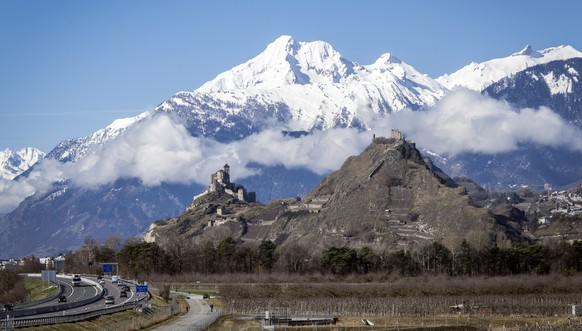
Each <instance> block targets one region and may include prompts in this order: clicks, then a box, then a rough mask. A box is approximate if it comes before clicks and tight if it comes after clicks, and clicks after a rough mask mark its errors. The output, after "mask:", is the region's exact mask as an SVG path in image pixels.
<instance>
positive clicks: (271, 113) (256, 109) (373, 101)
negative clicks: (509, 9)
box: [0, 36, 582, 257]
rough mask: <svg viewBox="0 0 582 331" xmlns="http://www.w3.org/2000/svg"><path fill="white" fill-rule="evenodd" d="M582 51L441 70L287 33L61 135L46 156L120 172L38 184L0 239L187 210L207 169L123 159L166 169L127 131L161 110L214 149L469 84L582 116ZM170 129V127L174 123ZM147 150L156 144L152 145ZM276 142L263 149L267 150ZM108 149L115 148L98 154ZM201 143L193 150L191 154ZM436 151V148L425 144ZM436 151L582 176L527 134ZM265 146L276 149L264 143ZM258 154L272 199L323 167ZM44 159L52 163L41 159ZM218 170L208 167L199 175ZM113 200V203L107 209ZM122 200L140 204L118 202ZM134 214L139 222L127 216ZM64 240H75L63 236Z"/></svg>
mask: <svg viewBox="0 0 582 331" xmlns="http://www.w3.org/2000/svg"><path fill="white" fill-rule="evenodd" d="M580 61H582V53H580V52H578V51H577V50H575V49H574V48H572V47H571V46H560V47H554V48H549V49H546V50H542V51H533V50H532V49H531V47H529V46H528V47H526V48H525V49H524V50H523V51H521V52H518V53H515V54H513V55H511V56H509V57H506V58H501V59H494V60H491V61H487V62H483V63H479V64H477V63H472V64H469V65H467V66H465V67H463V68H462V69H460V70H459V71H457V72H455V73H452V74H450V75H444V76H442V77H439V78H437V79H432V78H430V77H428V76H427V75H424V74H422V73H420V72H418V71H417V70H416V69H414V67H412V66H410V65H408V64H406V63H405V62H403V61H401V60H399V59H398V58H396V57H395V56H394V55H392V54H383V55H381V56H380V57H379V58H378V60H376V61H375V62H374V63H373V64H370V65H361V64H358V63H356V62H352V61H349V60H347V59H345V58H343V57H342V56H341V54H340V53H339V52H337V51H336V50H335V49H334V48H333V47H332V46H331V45H329V44H327V43H325V42H321V41H316V42H309V43H305V42H299V41H296V40H294V39H293V38H292V37H289V36H282V37H280V38H278V39H277V40H275V41H274V42H273V43H271V44H270V45H268V46H267V48H266V49H265V51H264V52H262V53H261V54H259V55H258V56H256V57H255V58H253V59H251V60H249V61H247V62H245V63H243V64H241V65H239V66H236V67H234V68H232V69H231V70H228V71H226V72H224V73H221V74H219V75H218V76H217V77H216V78H215V79H213V80H211V81H209V82H207V83H205V84H203V85H202V86H201V87H200V88H199V89H197V90H195V91H193V92H178V93H176V94H175V95H174V96H173V97H171V98H170V99H168V100H166V101H164V102H162V103H161V104H160V105H159V106H158V107H157V108H156V109H155V110H153V111H150V112H146V113H143V114H141V115H139V116H137V117H135V118H129V119H120V120H116V121H115V122H113V123H112V124H111V125H110V126H108V127H107V128H105V129H102V130H99V131H97V132H95V133H94V134H92V135H90V136H87V137H80V138H76V139H72V140H67V141H63V142H61V143H60V144H59V145H58V146H56V147H55V148H54V149H53V150H52V151H50V152H49V153H48V155H47V159H54V160H57V161H60V162H63V163H64V164H65V165H66V167H67V169H69V171H73V172H74V173H75V174H76V175H77V176H82V175H83V174H86V175H85V176H86V177H91V176H92V177H96V178H97V177H99V176H95V175H94V174H93V173H91V172H89V171H86V168H91V167H94V166H95V165H98V166H102V167H103V168H107V171H110V172H114V171H117V172H119V173H121V175H120V176H121V177H119V178H113V179H111V180H108V181H104V182H102V183H99V182H98V180H97V179H94V180H93V181H92V183H94V184H93V187H92V188H91V189H89V188H87V187H85V186H86V185H85V186H83V188H81V187H79V186H78V185H75V179H72V180H69V179H68V178H60V180H59V181H57V183H56V184H55V186H54V187H53V188H52V189H50V190H45V191H38V192H37V193H35V194H34V195H33V196H30V197H29V198H27V199H26V200H25V201H24V202H23V203H22V204H21V205H20V206H19V207H18V208H17V209H15V210H14V211H12V212H11V213H9V214H7V215H6V216H4V217H3V218H1V219H0V244H10V245H13V246H12V247H13V248H12V251H11V253H10V254H11V255H14V256H22V255H26V254H31V253H35V254H37V255H39V254H40V255H42V254H53V253H56V252H60V251H62V250H66V249H71V248H73V247H75V245H79V244H80V243H81V241H82V240H83V238H85V237H93V238H105V237H107V236H108V235H112V234H118V235H121V236H124V237H128V236H135V235H141V234H143V233H144V232H145V231H146V230H147V228H148V227H149V225H150V224H151V223H152V222H153V221H155V220H156V219H159V218H165V217H171V216H174V215H176V214H177V212H178V211H179V210H183V209H184V208H185V207H186V206H187V205H188V204H189V203H190V201H191V199H192V196H194V195H196V194H198V193H200V192H201V191H202V189H203V186H202V184H200V183H201V182H202V181H198V184H196V183H193V182H194V179H193V177H192V178H187V179H184V183H182V184H177V185H174V184H168V185H165V186H164V185H161V186H160V185H159V181H155V180H154V181H153V182H151V183H150V182H148V180H146V179H143V177H141V178H137V179H136V178H131V174H129V173H124V172H123V171H122V170H123V168H124V167H127V165H128V164H129V165H134V164H135V163H136V162H138V161H137V160H142V161H143V162H151V163H152V164H151V166H149V167H148V168H147V170H144V171H145V173H146V175H147V174H150V173H151V172H155V171H156V163H162V162H163V161H164V159H163V156H160V155H163V154H162V153H158V154H157V155H158V157H154V156H151V157H140V155H141V154H140V155H133V156H132V157H134V158H135V161H132V160H131V159H130V160H129V161H128V160H127V159H128V158H129V156H128V155H131V154H132V153H133V152H132V146H133V144H132V142H134V141H127V140H124V139H127V136H128V134H127V132H133V131H135V130H136V128H137V127H139V126H140V125H141V126H144V125H147V123H152V122H154V120H155V119H156V118H158V117H159V116H160V115H162V114H165V115H170V116H171V117H172V118H175V119H177V120H178V121H179V122H180V123H181V125H183V128H184V129H185V131H186V132H187V134H189V135H190V136H193V137H199V138H205V139H209V140H201V141H200V142H197V143H198V144H199V145H197V146H198V148H203V147H204V148H208V149H211V148H221V147H223V146H230V145H227V144H230V143H233V142H238V141H242V140H243V139H246V138H249V137H251V136H252V135H253V134H258V133H261V132H264V131H265V130H276V131H279V132H284V135H285V136H286V137H298V138H296V139H303V138H304V137H308V136H310V135H314V134H317V132H321V131H328V130H334V129H342V128H344V129H345V128H352V129H354V130H355V131H359V132H367V131H368V132H369V131H370V130H380V129H381V128H382V127H378V123H379V122H383V121H384V120H385V119H387V118H389V117H390V116H391V114H395V113H406V112H409V111H410V110H412V111H416V112H422V111H429V112H430V109H431V107H433V106H435V105H438V103H439V101H440V100H442V99H443V98H445V97H446V96H447V95H449V94H450V92H451V91H456V90H458V89H459V88H467V89H471V90H475V91H477V92H482V93H484V94H486V95H489V96H491V97H494V98H498V99H502V100H507V102H509V103H512V104H514V105H515V106H516V107H540V106H547V107H550V108H552V110H553V111H554V112H556V113H557V114H559V115H560V116H562V117H563V118H564V119H566V120H567V121H569V122H570V123H572V125H574V126H577V127H580V122H579V119H578V118H579V116H580V111H579V110H580V107H579V102H580V99H581V95H582V91H580V84H579V83H578V81H579V77H578V73H579V72H581V71H582V63H581V62H580ZM384 129H385V128H384ZM132 130H133V131H132ZM405 133H406V132H405ZM540 134H543V133H542V132H540ZM370 135H371V134H370ZM142 137H144V136H142ZM160 137H161V138H159V139H163V137H164V135H161V136H160ZM411 138H414V137H411ZM212 141H214V142H212ZM116 144H117V145H123V146H122V147H123V148H124V149H122V150H121V152H119V153H118V154H115V155H116V156H117V157H118V159H119V160H122V161H124V162H125V163H124V162H120V163H119V164H117V163H114V162H112V161H111V160H112V159H111V155H113V154H114V153H111V152H110V148H112V146H116ZM205 144H206V145H210V146H206V145H205ZM180 146H182V145H180ZM312 146H313V144H311V145H307V146H303V148H311V147H312ZM182 147H184V146H182ZM363 147H364V146H361V147H360V148H363ZM419 147H422V146H419ZM184 148H185V147H184ZM145 150H146V151H152V149H151V148H150V149H149V150H148V149H147V146H146V148H145ZM116 151H119V149H117V150H116ZM160 152H162V151H160ZM270 152H277V151H275V150H271V151H270ZM270 152H269V150H268V149H265V153H270ZM99 153H102V154H105V155H107V156H108V157H109V159H104V158H101V159H100V158H99V155H100V154H99ZM196 153H197V151H196V150H193V151H192V153H191V154H196ZM224 153H226V154H216V155H210V156H209V157H206V158H204V161H203V162H202V161H201V163H199V164H193V165H192V166H191V169H192V170H191V172H190V173H199V172H201V171H203V170H204V171H207V169H209V166H206V165H200V164H202V163H204V162H211V161H212V160H215V159H216V160H215V161H216V162H217V163H218V162H222V163H224V162H225V161H227V162H228V161H229V160H228V159H224V158H234V159H241V155H237V151H236V150H231V149H230V150H229V149H227V152H224ZM427 153H429V154H430V153H431V152H430V151H428V150H427ZM178 154H179V153H178ZM298 154H300V153H298ZM153 155H156V154H155V153H153ZM430 155H432V156H433V157H434V161H435V163H436V164H437V165H439V167H441V168H442V169H443V170H444V171H445V172H447V173H448V174H450V175H463V176H467V177H471V178H474V179H476V180H477V182H478V183H480V184H482V185H486V186H488V187H491V188H499V189H510V188H512V187H517V186H520V185H531V186H532V187H533V186H535V185H540V184H544V183H550V184H551V185H552V186H553V187H558V186H561V185H566V184H568V183H571V182H574V181H576V180H579V179H582V169H580V168H579V167H577V166H576V164H580V158H581V154H580V152H579V151H571V150H569V149H566V148H565V147H563V146H554V147H543V148H540V147H539V146H537V145H535V144H531V145H527V144H526V145H522V146H519V149H518V150H517V151H513V152H510V153H498V154H493V155H487V154H483V153H479V152H476V153H469V152H466V153H461V154H457V155H437V154H434V153H432V154H430ZM101 156H103V155H101ZM148 156H149V154H148ZM188 157H191V156H189V155H182V156H180V157H178V158H177V159H176V160H174V161H172V162H179V160H181V159H187V158H188ZM124 158H125V159H124ZM264 158H265V159H268V158H269V156H268V155H267V154H265V155H264ZM104 160H106V161H104ZM254 161H255V162H254V163H253V164H251V165H248V168H253V169H254V174H246V176H244V177H245V178H240V180H237V182H240V183H241V184H243V185H244V186H245V187H247V188H249V189H251V190H252V191H256V192H257V194H258V196H257V197H258V199H259V200H260V201H263V202H267V201H270V200H272V199H275V198H285V197H292V196H296V195H297V196H305V195H306V194H307V193H308V192H309V191H310V190H311V188H312V187H313V186H314V185H316V184H317V182H319V180H321V178H322V176H323V175H322V172H324V171H322V170H321V169H320V170H318V171H315V170H310V169H308V168H307V167H305V166H293V167H291V166H286V165H285V164H282V163H276V162H271V163H269V164H264V163H261V162H260V161H261V160H254ZM273 164H274V165H273ZM75 165H77V168H76V169H75V167H76V166H75ZM120 168H122V169H120ZM71 169H74V170H71ZM38 171H39V172H38V173H40V174H42V167H38ZM63 174H64V175H66V172H63ZM142 174H143V173H142ZM209 175H210V173H207V174H202V173H201V174H200V177H202V178H204V177H205V176H206V177H207V176H209ZM161 178H163V176H162V177H161ZM196 178H198V177H196ZM85 180H88V179H87V178H85ZM161 181H162V182H163V180H161ZM173 182H176V180H175V179H174V180H173ZM189 189H191V191H190V192H188V190H189ZM125 190H128V191H131V192H132V194H129V195H126V196H125V197H131V201H130V200H127V199H125V198H124V199H104V200H103V199H102V200H99V199H98V197H106V196H111V195H112V194H113V192H119V191H125ZM61 191H63V192H64V191H68V192H75V194H70V195H66V194H59V195H58V197H59V198H58V199H55V196H56V195H55V194H56V193H57V192H61ZM140 192H141V193H140ZM168 201H172V202H171V203H169V202H168ZM103 210H108V211H112V212H108V213H103ZM119 210H126V211H128V210H131V212H129V211H128V212H119V213H118V212H113V211H119ZM136 210H139V211H140V212H135V211H136ZM25 218H26V219H25ZM128 219H129V220H130V221H128ZM126 222H130V223H132V226H125V225H123V226H122V224H125V223H126ZM72 223H74V224H75V226H71V225H70V224H72ZM40 224H43V226H42V227H41V226H39V225H40ZM96 224H100V226H97V225H96ZM107 224H114V225H115V226H107ZM64 229H68V230H67V231H64ZM31 231H35V232H36V233H37V235H35V236H36V237H35V238H37V240H38V244H36V245H31V244H30V243H27V244H26V245H24V244H19V243H17V242H15V241H14V239H13V238H16V237H19V236H20V237H21V238H22V237H26V236H27V235H29V234H30V233H31ZM63 241H67V244H66V245H64V244H62V245H61V243H63ZM0 257H2V256H0Z"/></svg>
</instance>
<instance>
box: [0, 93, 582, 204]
mask: <svg viewBox="0 0 582 331" xmlns="http://www.w3.org/2000/svg"><path fill="white" fill-rule="evenodd" d="M392 128H397V129H399V130H401V131H403V132H404V133H405V134H406V136H407V137H408V138H410V139H413V140H414V141H415V142H416V143H417V145H418V146H419V147H423V148H426V149H428V150H431V151H434V152H437V153H441V154H449V155H451V154H458V153H462V152H472V153H487V154H494V153H504V152H510V151H513V150H516V149H518V148H519V147H520V145H523V144H531V143H534V144H538V145H540V146H552V147H566V148H569V149H571V150H573V151H576V152H582V134H581V132H580V130H579V129H578V128H576V127H574V126H573V125H570V124H569V123H567V122H566V121H564V120H563V119H562V118H561V117H560V116H559V115H557V114H556V113H554V112H553V111H551V110H550V109H548V108H544V107H542V108H540V109H513V108H512V107H511V106H510V105H509V104H507V103H505V102H503V101H497V100H494V99H491V98H489V97H486V96H483V95H481V94H479V93H476V92H473V91H469V90H457V91H454V92H452V93H450V94H449V95H448V96H446V97H445V98H443V99H442V100H441V102H439V103H438V104H437V105H436V106H435V107H433V108H432V109H429V110H427V111H422V112H412V111H402V112H398V113H394V114H392V115H391V116H389V117H386V118H378V119H376V120H375V121H374V124H373V125H372V127H371V130H370V131H367V132H361V131H358V130H355V129H331V130H326V131H318V132H315V133H313V134H311V135H307V136H303V137H300V138H292V137H289V136H285V135H283V134H282V133H281V131H283V129H284V128H282V127H281V128H276V127H275V128H273V129H269V130H265V131H263V132H261V133H258V134H255V135H252V136H249V137H247V138H246V139H244V140H241V141H236V142H232V143H228V144H222V143H219V142H217V141H215V140H214V139H211V138H204V137H192V136H190V134H189V133H188V131H187V129H186V128H185V127H184V126H183V125H182V124H181V123H180V122H179V121H178V120H176V119H174V118H172V117H169V116H165V115H160V116H155V117H153V118H152V119H150V120H147V121H142V122H140V123H138V124H136V125H134V126H133V127H131V128H129V129H128V130H127V131H126V132H125V133H124V134H123V135H121V136H119V137H117V138H116V139H113V140H111V141H109V142H108V143H107V144H105V145H104V146H103V147H102V148H101V149H96V150H94V151H93V152H92V153H91V154H90V155H89V156H87V157H85V158H84V159H82V160H80V161H78V162H77V163H65V164H62V163H59V162H57V161H54V160H43V161H42V163H41V164H40V166H38V167H37V168H36V169H35V170H34V171H33V172H32V173H31V174H30V176H29V177H28V178H23V179H21V180H19V181H3V182H0V213H7V212H9V211H11V210H13V209H14V208H15V207H16V206H17V205H18V203H20V202H21V201H22V200H23V199H24V198H26V197H27V196H30V195H31V194H33V193H34V192H36V191H40V192H42V191H44V190H46V189H48V188H49V187H50V185H51V183H53V182H55V181H57V180H62V179H65V178H68V179H71V181H72V183H73V184H74V185H79V186H83V187H94V186H97V185H103V184H108V183H112V182H114V181H115V180H117V179H118V178H123V177H133V178H139V179H141V181H142V182H143V183H144V184H145V185H149V186H156V185H159V184H160V183H162V182H177V183H183V182H197V183H200V184H204V185H206V184H207V182H208V178H209V175H210V174H211V173H213V172H215V171H216V170H217V169H220V168H221V167H222V165H224V163H229V164H230V165H231V166H232V168H233V179H235V180H236V179H240V178H244V177H247V176H249V175H253V174H255V171H256V169H253V168H249V167H248V166H247V164H249V163H251V162H253V163H260V164H263V165H267V166H272V165H284V166H286V167H288V168H299V167H303V168H308V169H311V170H312V171H314V172H316V173H318V174H321V175H323V174H326V173H329V172H331V171H333V170H336V169H338V168H339V167H340V166H341V164H342V163H343V162H344V161H345V160H346V158H348V157H349V156H351V155H357V154H359V153H361V151H363V150H364V148H365V147H366V146H367V145H368V144H369V143H370V140H371V137H372V133H375V134H376V135H378V136H381V135H383V136H388V135H389V134H390V129H392Z"/></svg>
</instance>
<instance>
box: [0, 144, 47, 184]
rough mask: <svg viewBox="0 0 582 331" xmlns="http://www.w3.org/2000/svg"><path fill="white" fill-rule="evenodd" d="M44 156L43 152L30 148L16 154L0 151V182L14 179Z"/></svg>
mask: <svg viewBox="0 0 582 331" xmlns="http://www.w3.org/2000/svg"><path fill="white" fill-rule="evenodd" d="M44 156H45V154H44V153H43V152H41V151H39V150H38V149H36V148H32V147H28V148H23V149H21V150H19V151H16V152H15V151H11V150H9V149H5V150H3V151H0V180H2V179H14V178H16V177H17V176H18V175H20V174H21V173H23V172H25V171H26V170H28V168H30V167H32V166H33V165H34V164H36V163H37V162H38V161H40V160H41V159H42V158H44Z"/></svg>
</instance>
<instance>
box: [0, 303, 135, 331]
mask: <svg viewBox="0 0 582 331" xmlns="http://www.w3.org/2000/svg"><path fill="white" fill-rule="evenodd" d="M140 304H141V302H139V301H135V302H128V303H124V304H123V305H119V306H113V307H109V308H105V309H99V310H92V311H87V312H82V313H77V314H70V315H65V316H51V317H36V318H25V319H14V318H12V319H10V318H8V319H7V320H3V321H0V330H3V329H5V328H7V326H11V327H15V328H16V327H28V326H38V325H46V324H59V323H70V322H77V321H82V320H85V319H88V318H93V317H98V316H101V315H108V314H113V313H117V312H120V311H124V310H128V309H135V308H136V307H137V306H138V305H140Z"/></svg>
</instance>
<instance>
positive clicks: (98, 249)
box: [65, 237, 582, 278]
mask: <svg viewBox="0 0 582 331" xmlns="http://www.w3.org/2000/svg"><path fill="white" fill-rule="evenodd" d="M65 257H66V264H65V265H66V270H65V271H68V272H87V273H89V272H91V273H99V272H100V271H101V269H100V268H101V265H100V264H102V263H111V262H115V263H118V266H119V272H120V274H121V275H123V276H125V277H132V278H141V277H144V276H146V275H150V274H152V273H157V274H170V275H175V274H185V273H202V274H231V273H270V272H283V273H291V274H294V273H297V274H304V273H324V274H326V273H327V274H334V275H340V276H344V275H348V274H368V273H388V274H399V275H402V276H419V275H423V274H446V275H450V276H479V275H486V276H500V275H512V274H530V273H536V274H548V273H560V274H572V273H577V272H580V271H582V241H574V242H573V243H567V242H562V243H559V244H556V245H553V246H542V245H525V244H523V245H517V246H513V247H511V248H498V247H486V248H480V249H477V248H475V247H473V246H471V245H470V243H469V242H467V241H463V242H462V243H461V244H460V245H459V247H456V248H455V249H454V250H451V249H449V248H447V247H446V246H445V245H443V244H442V243H440V242H433V243H432V244H429V245H426V246H424V247H421V248H419V249H416V250H408V251H404V250H400V251H396V252H394V251H382V252H378V251H374V250H373V249H371V248H370V247H361V248H354V247H348V246H331V247H328V248H326V249H324V250H323V251H321V252H320V253H319V254H317V253H316V254H312V253H310V250H309V249H308V248H306V247H303V246H300V245H298V244H291V245H286V246H285V247H277V245H275V244H274V243H273V242H271V241H268V240H267V241H263V242H260V243H242V244H241V243H237V242H236V241H235V240H234V239H233V238H231V237H227V238H224V239H222V240H221V241H219V242H217V243H215V244H213V243H212V242H210V241H208V242H205V243H203V244H192V243H184V242H174V243H166V244H165V245H159V244H157V243H147V242H143V241H141V240H138V239H130V240H126V241H125V242H124V243H123V244H122V240H121V239H120V238H110V239H108V240H107V241H106V242H105V243H103V244H100V243H98V242H97V241H95V240H91V239H88V240H86V241H85V243H84V244H83V246H82V247H81V248H80V249H79V250H78V251H76V252H70V253H69V254H67V255H66V256H65Z"/></svg>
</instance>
